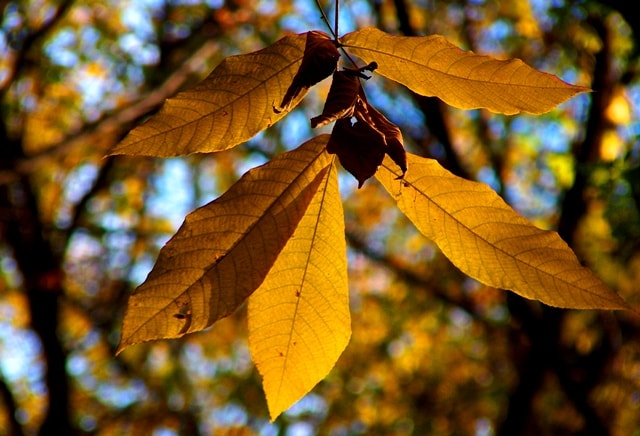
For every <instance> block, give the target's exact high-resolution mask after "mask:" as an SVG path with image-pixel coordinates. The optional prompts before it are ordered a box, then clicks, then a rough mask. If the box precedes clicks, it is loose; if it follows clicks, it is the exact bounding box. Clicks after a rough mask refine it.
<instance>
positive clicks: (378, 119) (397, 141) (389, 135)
mask: <svg viewBox="0 0 640 436" xmlns="http://www.w3.org/2000/svg"><path fill="white" fill-rule="evenodd" d="M366 108H367V113H368V114H369V116H370V118H371V122H372V123H373V125H374V126H375V127H376V129H378V130H379V131H380V132H382V134H383V135H384V139H385V142H386V144H387V150H386V152H387V154H388V155H389V157H390V158H391V159H392V160H393V161H394V162H395V163H396V164H397V165H398V166H399V167H400V169H401V170H402V175H403V176H404V173H406V172H407V152H406V151H405V149H404V141H403V140H402V132H401V131H400V128H399V127H398V126H396V125H395V124H393V123H392V122H391V121H389V120H388V119H387V117H385V116H384V115H382V114H381V113H380V112H379V111H378V110H377V109H376V108H375V107H373V106H371V105H370V104H369V103H368V102H367V103H366Z"/></svg>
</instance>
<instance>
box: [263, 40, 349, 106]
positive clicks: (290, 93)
mask: <svg viewBox="0 0 640 436" xmlns="http://www.w3.org/2000/svg"><path fill="white" fill-rule="evenodd" d="M338 59H340V53H339V52H338V49H337V48H336V45H335V43H334V41H333V40H332V39H331V37H330V36H329V35H327V34H326V33H324V32H320V31H319V30H312V31H310V32H307V41H306V43H305V47H304V55H303V57H302V63H301V64H300V69H299V70H298V72H297V73H296V75H295V76H294V78H293V81H292V82H291V85H290V86H289V88H288V89H287V92H286V94H285V95H284V98H283V99H282V103H280V107H274V108H273V110H274V112H276V113H281V112H284V111H286V110H287V109H288V108H289V105H290V104H291V102H292V101H293V100H295V98H296V97H297V96H298V95H299V94H300V93H301V92H302V91H303V90H305V89H309V88H310V87H312V86H313V85H315V84H316V83H318V82H320V81H321V80H324V79H326V78H327V77H329V76H330V75H331V74H332V73H333V72H334V71H335V70H336V66H337V65H338Z"/></svg>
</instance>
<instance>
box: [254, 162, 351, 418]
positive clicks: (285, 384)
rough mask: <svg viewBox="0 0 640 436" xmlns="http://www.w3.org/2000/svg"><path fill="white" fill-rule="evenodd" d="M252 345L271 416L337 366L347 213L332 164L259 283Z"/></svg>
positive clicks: (344, 308)
mask: <svg viewBox="0 0 640 436" xmlns="http://www.w3.org/2000/svg"><path fill="white" fill-rule="evenodd" d="M248 318H249V346H250V349H251V355H252V357H253V361H254V362H255V363H256V366H257V367H258V370H259V371H260V374H261V375H262V378H263V386H264V391H265V394H266V397H267V402H268V405H269V411H270V414H271V419H272V420H274V419H276V418H277V417H278V415H280V413H281V412H283V411H284V410H286V409H288V408H289V407H290V406H291V405H293V403H295V402H296V401H297V400H298V399H300V398H301V397H302V396H303V395H305V394H306V393H307V392H309V391H310V390H311V389H312V388H313V387H314V386H315V385H316V384H317V383H318V382H319V381H320V380H322V379H323V378H324V377H325V376H326V375H327V374H328V373H329V371H330V370H331V368H333V366H334V365H335V363H336V361H337V359H338V357H339V356H340V354H341V353H342V351H343V350H344V349H345V347H346V346H347V343H348V342H349V337H350V335H351V321H350V314H349V289H348V280H347V264H346V244H345V235H344V216H343V212H342V203H341V200H340V192H339V191H338V180H337V170H336V167H335V165H334V166H332V167H331V169H330V171H329V173H328V174H327V176H326V177H325V179H324V180H323V181H322V183H321V185H320V188H319V189H318V191H317V192H316V195H315V196H314V198H313V200H311V204H309V207H308V208H307V212H306V213H305V215H304V217H303V218H302V220H300V224H299V225H298V228H297V229H296V231H295V232H294V234H293V236H292V237H291V239H289V242H288V243H287V245H286V246H285V248H284V249H283V250H282V252H281V253H280V256H279V257H278V260H277V261H276V263H275V264H274V266H273V268H272V269H271V271H270V272H269V274H268V275H267V278H266V279H265V281H264V282H263V283H262V285H261V286H260V288H259V289H258V290H257V291H256V292H255V293H253V294H252V295H251V297H250V298H249V310H248Z"/></svg>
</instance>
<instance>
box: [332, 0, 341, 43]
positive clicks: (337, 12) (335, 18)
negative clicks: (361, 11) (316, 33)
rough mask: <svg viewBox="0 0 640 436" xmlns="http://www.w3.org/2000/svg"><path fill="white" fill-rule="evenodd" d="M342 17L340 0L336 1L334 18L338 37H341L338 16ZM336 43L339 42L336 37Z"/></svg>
mask: <svg viewBox="0 0 640 436" xmlns="http://www.w3.org/2000/svg"><path fill="white" fill-rule="evenodd" d="M339 15H340V0H336V9H335V16H334V17H333V19H334V20H335V26H334V27H335V29H336V35H340V32H339V31H338V22H339V18H338V16H339ZM336 42H338V37H337V36H336Z"/></svg>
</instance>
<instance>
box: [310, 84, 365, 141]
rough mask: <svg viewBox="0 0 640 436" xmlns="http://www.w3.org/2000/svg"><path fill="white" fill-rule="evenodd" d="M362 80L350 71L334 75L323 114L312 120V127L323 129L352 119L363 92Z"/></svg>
mask: <svg viewBox="0 0 640 436" xmlns="http://www.w3.org/2000/svg"><path fill="white" fill-rule="evenodd" d="M361 88H362V87H361V85H360V79H358V76H356V75H354V74H351V73H350V72H348V71H336V72H335V73H333V77H332V81H331V88H329V94H328V95H327V101H326V102H325V104H324V108H323V109H322V114H320V115H318V116H317V117H313V118H311V127H312V128H314V129H315V128H316V127H322V126H325V125H327V124H329V123H331V122H333V121H335V120H337V119H340V118H351V117H352V116H353V115H354V113H355V110H356V103H357V102H358V96H359V94H360V92H361Z"/></svg>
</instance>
